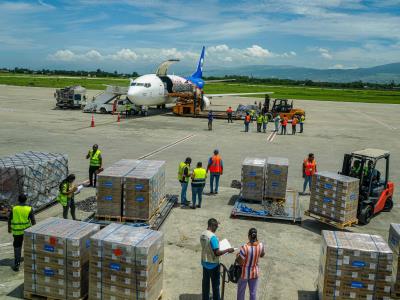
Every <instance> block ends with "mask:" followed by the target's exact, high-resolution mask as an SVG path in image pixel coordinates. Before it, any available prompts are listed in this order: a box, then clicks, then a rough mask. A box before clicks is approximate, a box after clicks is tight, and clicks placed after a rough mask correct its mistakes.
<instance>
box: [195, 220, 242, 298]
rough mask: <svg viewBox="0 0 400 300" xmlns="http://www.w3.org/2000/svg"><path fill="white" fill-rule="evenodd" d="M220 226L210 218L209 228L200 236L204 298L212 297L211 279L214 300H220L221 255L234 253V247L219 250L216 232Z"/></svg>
mask: <svg viewBox="0 0 400 300" xmlns="http://www.w3.org/2000/svg"><path fill="white" fill-rule="evenodd" d="M217 228H218V221H217V220H216V219H214V218H211V219H209V220H208V227H207V230H206V231H204V232H203V233H202V234H201V236H200V244H201V265H202V266H203V282H202V294H203V297H202V299H203V300H209V299H210V280H211V285H212V291H213V300H220V294H219V286H220V270H219V257H220V256H221V255H224V254H225V253H232V252H233V251H234V249H233V248H229V249H225V250H223V251H221V250H219V241H218V238H217V236H216V235H215V232H216V231H217Z"/></svg>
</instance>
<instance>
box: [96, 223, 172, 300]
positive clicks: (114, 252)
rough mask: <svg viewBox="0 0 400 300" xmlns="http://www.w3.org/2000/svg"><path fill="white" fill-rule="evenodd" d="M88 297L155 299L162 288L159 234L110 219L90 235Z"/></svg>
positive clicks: (162, 244)
mask: <svg viewBox="0 0 400 300" xmlns="http://www.w3.org/2000/svg"><path fill="white" fill-rule="evenodd" d="M91 241H92V242H91V244H92V248H91V257H90V288H89V289H90V291H89V299H91V300H94V299H101V300H124V299H132V300H133V299H135V300H139V299H145V300H155V299H158V298H159V296H160V294H161V291H162V281H163V276H162V275H163V260H164V241H163V234H162V233H161V232H159V231H153V230H149V229H144V228H138V227H136V228H135V227H131V226H127V225H122V224H116V223H112V224H110V225H108V226H107V227H105V228H104V229H103V230H101V231H100V232H98V233H97V234H95V235H93V236H92V238H91Z"/></svg>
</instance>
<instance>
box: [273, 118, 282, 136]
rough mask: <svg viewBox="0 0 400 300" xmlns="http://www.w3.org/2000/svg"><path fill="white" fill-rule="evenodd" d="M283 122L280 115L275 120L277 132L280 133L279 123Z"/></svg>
mask: <svg viewBox="0 0 400 300" xmlns="http://www.w3.org/2000/svg"><path fill="white" fill-rule="evenodd" d="M280 122H281V116H280V115H279V114H277V115H276V117H275V118H274V123H275V132H278V131H279V123H280Z"/></svg>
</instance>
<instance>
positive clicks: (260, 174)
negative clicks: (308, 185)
mask: <svg viewBox="0 0 400 300" xmlns="http://www.w3.org/2000/svg"><path fill="white" fill-rule="evenodd" d="M288 170H289V161H288V159H287V158H281V157H269V158H246V159H245V160H244V161H243V164H242V184H241V198H240V199H239V200H238V201H236V203H235V205H234V208H233V210H232V213H231V216H232V217H237V216H243V217H255V218H265V219H266V218H276V219H284V220H292V221H294V222H296V221H300V220H301V212H300V206H299V202H298V196H297V193H296V192H295V191H292V190H287V180H288Z"/></svg>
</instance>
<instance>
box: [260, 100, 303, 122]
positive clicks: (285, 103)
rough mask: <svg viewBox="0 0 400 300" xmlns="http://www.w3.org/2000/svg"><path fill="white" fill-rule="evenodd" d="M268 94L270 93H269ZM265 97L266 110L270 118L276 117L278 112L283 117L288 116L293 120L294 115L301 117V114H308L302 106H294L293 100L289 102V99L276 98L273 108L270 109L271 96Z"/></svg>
mask: <svg viewBox="0 0 400 300" xmlns="http://www.w3.org/2000/svg"><path fill="white" fill-rule="evenodd" d="M267 96H268V95H267ZM267 96H266V98H265V102H264V110H265V112H266V113H267V115H268V118H269V120H272V119H273V118H275V117H276V116H277V115H278V114H279V115H280V117H281V118H284V117H286V118H288V120H292V119H293V117H296V118H298V119H299V118H300V117H301V116H304V117H305V116H306V113H305V111H304V110H303V109H301V108H293V100H292V101H291V103H290V104H289V100H288V99H274V102H273V104H272V108H271V110H270V109H269V106H270V99H269V96H268V97H267Z"/></svg>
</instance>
